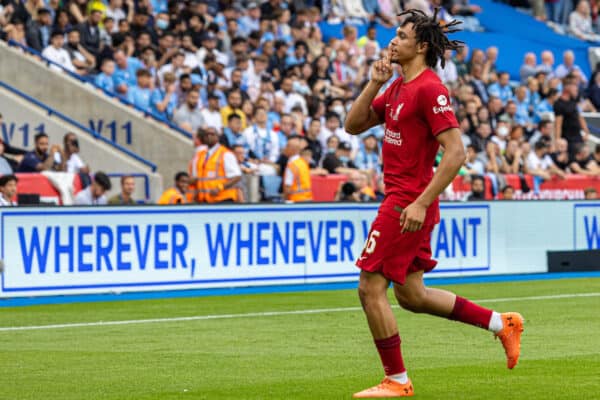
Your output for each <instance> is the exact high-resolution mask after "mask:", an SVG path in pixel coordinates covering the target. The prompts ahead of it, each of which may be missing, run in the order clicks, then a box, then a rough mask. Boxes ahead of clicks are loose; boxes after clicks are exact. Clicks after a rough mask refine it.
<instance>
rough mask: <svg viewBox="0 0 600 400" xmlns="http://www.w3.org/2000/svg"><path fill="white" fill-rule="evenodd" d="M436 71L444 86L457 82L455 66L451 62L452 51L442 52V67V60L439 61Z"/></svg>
mask: <svg viewBox="0 0 600 400" xmlns="http://www.w3.org/2000/svg"><path fill="white" fill-rule="evenodd" d="M436 71H437V74H438V76H439V77H440V79H441V81H442V83H444V84H446V83H455V82H457V81H458V71H457V69H456V64H454V61H452V50H446V51H445V52H444V66H443V67H442V60H440V61H439V62H438V65H437V67H436Z"/></svg>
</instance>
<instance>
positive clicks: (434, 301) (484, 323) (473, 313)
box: [394, 271, 523, 368]
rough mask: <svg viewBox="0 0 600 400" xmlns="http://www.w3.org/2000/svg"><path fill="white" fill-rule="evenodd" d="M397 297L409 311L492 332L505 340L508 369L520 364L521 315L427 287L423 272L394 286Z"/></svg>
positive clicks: (413, 274)
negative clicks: (500, 310)
mask: <svg viewBox="0 0 600 400" xmlns="http://www.w3.org/2000/svg"><path fill="white" fill-rule="evenodd" d="M394 295H395V296H396V299H397V300H398V303H399V304H400V306H401V307H402V308H404V309H406V310H409V311H412V312H416V313H427V314H431V315H436V316H439V317H444V318H448V319H451V320H455V321H460V322H463V323H466V324H470V325H474V326H477V327H480V328H483V329H487V330H489V331H492V332H493V333H494V334H496V336H497V337H499V338H500V339H501V341H502V345H503V346H504V350H505V352H506V356H507V366H508V368H513V367H514V366H515V365H516V364H517V361H518V359H519V353H520V345H521V332H522V331H523V318H522V317H521V315H520V314H518V313H505V314H500V313H497V312H495V311H493V310H491V309H488V308H485V307H481V306H480V305H478V304H475V303H473V302H471V301H469V300H467V299H465V298H463V297H460V296H457V295H455V294H454V293H452V292H449V291H447V290H441V289H434V288H428V287H426V286H425V284H424V282H423V271H416V272H413V273H411V274H409V275H408V276H407V277H406V281H405V283H404V285H399V284H394Z"/></svg>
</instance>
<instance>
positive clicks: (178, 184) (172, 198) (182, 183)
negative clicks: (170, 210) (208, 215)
mask: <svg viewBox="0 0 600 400" xmlns="http://www.w3.org/2000/svg"><path fill="white" fill-rule="evenodd" d="M189 184H190V176H189V175H188V173H187V172H178V173H177V175H175V186H174V187H172V188H170V189H167V190H165V191H164V193H163V194H162V195H161V196H160V199H158V202H157V204H160V205H167V204H186V203H187V202H188V201H187V199H186V197H185V192H186V191H187V190H188V186H189Z"/></svg>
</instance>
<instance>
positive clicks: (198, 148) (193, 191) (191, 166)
mask: <svg viewBox="0 0 600 400" xmlns="http://www.w3.org/2000/svg"><path fill="white" fill-rule="evenodd" d="M203 132H204V129H202V128H199V129H198V131H197V132H196V134H195V135H194V157H192V159H191V160H190V161H189V162H188V171H187V172H188V174H189V175H190V184H189V186H188V188H187V191H186V194H185V198H186V200H187V202H188V203H195V202H196V201H197V198H198V193H197V187H196V186H197V185H198V183H197V180H198V176H197V175H196V174H197V173H198V171H197V170H196V165H198V160H199V157H201V154H202V152H203V151H206V149H207V148H208V147H207V146H206V145H205V144H204V143H202V135H203V134H204V133H203Z"/></svg>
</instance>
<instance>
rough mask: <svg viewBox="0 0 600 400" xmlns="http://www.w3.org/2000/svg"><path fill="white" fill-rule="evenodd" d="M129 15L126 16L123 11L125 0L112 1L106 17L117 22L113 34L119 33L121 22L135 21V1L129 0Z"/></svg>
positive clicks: (107, 8)
mask: <svg viewBox="0 0 600 400" xmlns="http://www.w3.org/2000/svg"><path fill="white" fill-rule="evenodd" d="M127 6H128V11H129V12H128V13H127V14H125V11H123V0H110V2H109V3H108V6H107V7H106V11H105V13H106V16H107V17H111V18H112V19H113V20H114V21H115V26H114V27H113V29H112V31H111V33H116V32H118V30H119V28H118V26H119V22H120V21H121V20H123V19H124V20H127V21H128V22H131V21H133V13H134V11H135V6H134V3H133V0H127Z"/></svg>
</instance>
